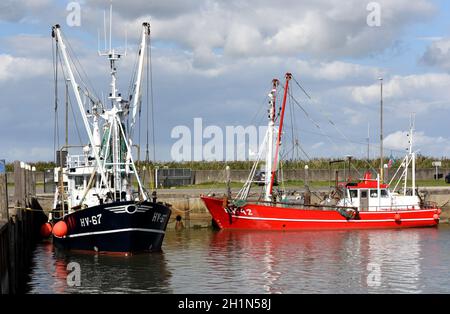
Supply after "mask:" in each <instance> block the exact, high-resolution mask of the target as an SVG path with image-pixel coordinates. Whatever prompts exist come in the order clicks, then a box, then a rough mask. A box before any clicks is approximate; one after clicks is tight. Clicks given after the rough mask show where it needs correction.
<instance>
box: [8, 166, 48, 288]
mask: <svg viewBox="0 0 450 314" xmlns="http://www.w3.org/2000/svg"><path fill="white" fill-rule="evenodd" d="M3 169H4V168H3ZM14 181H15V189H14V197H13V201H12V202H11V204H10V202H9V199H10V196H9V195H8V182H7V177H6V173H4V172H3V173H0V293H2V294H7V293H9V294H17V293H23V292H25V291H26V286H25V284H26V278H27V274H28V268H29V267H30V265H31V259H32V253H33V249H34V246H35V244H36V242H37V240H38V239H39V229H40V226H41V225H42V223H44V222H45V221H46V220H47V217H46V216H45V214H44V212H43V210H42V208H41V207H40V205H39V203H38V201H37V199H36V188H35V186H36V185H35V175H34V171H33V169H32V167H30V166H29V165H27V164H25V163H22V162H19V161H16V162H14Z"/></svg>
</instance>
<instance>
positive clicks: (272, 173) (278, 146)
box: [269, 73, 292, 196]
mask: <svg viewBox="0 0 450 314" xmlns="http://www.w3.org/2000/svg"><path fill="white" fill-rule="evenodd" d="M285 78H286V83H285V86H284V95H283V104H282V105H281V114H280V124H279V126H278V138H277V144H276V147H275V157H274V160H273V167H272V172H271V176H270V185H269V191H270V196H272V192H273V183H274V179H275V171H276V170H277V165H278V159H279V154H280V145H281V135H282V133H283V121H284V112H285V109H286V98H287V94H288V90H289V80H290V79H291V78H292V74H291V73H286V75H285Z"/></svg>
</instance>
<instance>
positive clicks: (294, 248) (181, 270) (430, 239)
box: [30, 226, 450, 294]
mask: <svg viewBox="0 0 450 314" xmlns="http://www.w3.org/2000/svg"><path fill="white" fill-rule="evenodd" d="M163 249H164V253H162V254H142V255H135V256H130V257H123V256H107V255H94V254H76V253H73V252H65V251H54V250H53V247H52V245H51V244H50V243H48V244H42V245H40V247H38V249H37V250H36V254H35V258H34V260H35V262H34V267H33V270H32V272H31V278H32V280H31V282H30V289H31V290H30V292H32V293H80V292H81V293H87V292H106V293H225V294H229V293H230V294H231V293H250V294H252V293H429V292H431V293H435V292H447V293H448V292H450V285H449V283H450V276H449V275H450V274H449V271H448V265H450V254H448V252H449V251H450V228H449V227H448V226H440V227H439V228H431V229H409V230H367V231H362V230H360V231H355V230H353V231H350V230H348V231H303V232H297V231H293V232H270V231H261V232H258V231H256V232H255V231H226V230H225V231H220V232H215V231H212V230H209V229H208V230H205V229H203V230H193V229H191V230H184V231H181V232H168V233H167V235H166V238H165V243H164V247H163ZM69 262H77V263H79V264H80V265H81V270H82V276H81V282H82V285H81V287H69V286H68V285H67V282H66V276H67V273H68V271H67V270H66V267H67V264H68V263H69Z"/></svg>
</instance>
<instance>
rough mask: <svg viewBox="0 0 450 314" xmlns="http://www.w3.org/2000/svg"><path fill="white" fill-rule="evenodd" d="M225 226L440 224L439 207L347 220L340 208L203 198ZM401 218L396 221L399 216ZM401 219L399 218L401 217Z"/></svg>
mask: <svg viewBox="0 0 450 314" xmlns="http://www.w3.org/2000/svg"><path fill="white" fill-rule="evenodd" d="M201 198H202V200H203V202H204V203H205V205H206V207H207V208H208V210H209V212H210V213H211V215H212V217H213V219H214V221H215V222H216V223H217V225H218V226H219V228H221V229H257V230H305V229H310V230H311V229H328V230H329V229H381V228H413V227H433V226H437V225H438V223H439V218H438V219H435V218H436V216H435V214H437V213H440V211H439V210H438V208H427V209H417V210H398V211H379V212H360V213H359V219H346V218H345V217H343V216H342V215H341V214H340V213H339V212H337V211H336V210H322V209H302V208H294V207H282V206H273V205H261V204H255V203H253V204H252V203H248V204H246V205H244V206H243V207H240V208H238V209H234V210H230V209H228V208H225V207H224V202H223V199H221V198H215V197H206V196H202V197H201ZM396 214H399V215H400V219H398V220H396V219H395V215H396ZM397 218H398V217H397Z"/></svg>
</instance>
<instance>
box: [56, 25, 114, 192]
mask: <svg viewBox="0 0 450 314" xmlns="http://www.w3.org/2000/svg"><path fill="white" fill-rule="evenodd" d="M53 30H54V32H55V36H56V40H57V41H58V42H59V44H60V46H61V52H62V55H63V59H64V63H65V65H66V68H67V73H68V75H69V79H70V83H71V85H72V89H73V92H74V94H75V99H76V100H77V104H78V108H79V109H80V113H81V117H82V118H83V123H84V127H85V129H86V132H87V134H88V137H89V142H90V143H91V146H92V149H93V153H94V157H95V161H96V162H97V167H98V169H99V170H100V175H101V178H102V181H103V183H104V184H105V185H106V186H107V187H108V186H109V185H108V181H107V180H106V176H105V173H104V171H103V167H102V166H101V165H102V164H101V161H100V157H99V156H98V150H97V149H98V147H97V146H96V145H95V140H94V138H93V136H92V131H91V127H90V125H89V121H88V118H87V116H86V112H85V109H84V106H83V102H82V100H81V96H80V91H79V89H78V84H77V82H76V80H75V77H74V75H73V72H72V68H71V66H70V62H69V58H68V56H67V51H66V45H65V44H64V41H63V39H62V36H61V31H60V28H59V25H56V26H54V27H53Z"/></svg>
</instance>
